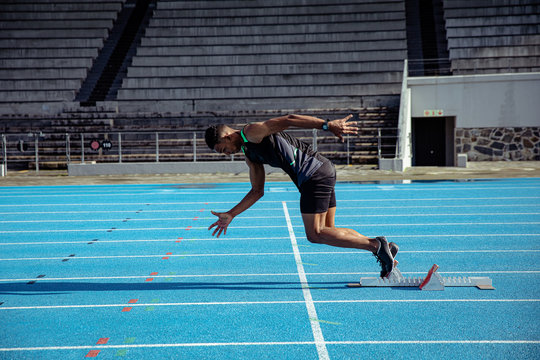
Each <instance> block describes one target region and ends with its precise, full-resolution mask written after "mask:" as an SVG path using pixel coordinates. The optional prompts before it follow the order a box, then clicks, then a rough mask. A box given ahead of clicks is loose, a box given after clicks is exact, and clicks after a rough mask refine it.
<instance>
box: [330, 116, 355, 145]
mask: <svg viewBox="0 0 540 360" xmlns="http://www.w3.org/2000/svg"><path fill="white" fill-rule="evenodd" d="M352 117H353V116H352V115H348V116H346V117H344V118H343V119H336V120H332V121H329V122H328V130H330V131H331V132H332V133H333V134H334V135H336V136H337V137H338V138H339V140H341V142H344V141H345V139H344V138H343V135H348V134H351V135H357V134H358V126H359V125H358V121H349V120H350V119H351V118H352Z"/></svg>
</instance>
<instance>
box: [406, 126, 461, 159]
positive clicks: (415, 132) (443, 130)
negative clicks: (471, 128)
mask: <svg viewBox="0 0 540 360" xmlns="http://www.w3.org/2000/svg"><path fill="white" fill-rule="evenodd" d="M454 124H455V118H453V117H425V118H413V119H412V144H413V159H412V165H413V166H454Z"/></svg>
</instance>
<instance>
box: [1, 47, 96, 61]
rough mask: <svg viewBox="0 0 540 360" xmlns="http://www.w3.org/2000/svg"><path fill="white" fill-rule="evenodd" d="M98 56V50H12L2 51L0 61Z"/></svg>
mask: <svg viewBox="0 0 540 360" xmlns="http://www.w3.org/2000/svg"><path fill="white" fill-rule="evenodd" d="M97 54H98V49H97V48H86V49H85V48H78V49H64V48H37V49H28V48H21V49H10V50H9V51H2V52H1V53H0V59H30V58H31V59H42V58H55V59H60V58H69V59H76V58H83V59H84V58H90V59H91V58H95V57H96V56H97Z"/></svg>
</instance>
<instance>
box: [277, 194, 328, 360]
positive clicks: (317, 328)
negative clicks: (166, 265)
mask: <svg viewBox="0 0 540 360" xmlns="http://www.w3.org/2000/svg"><path fill="white" fill-rule="evenodd" d="M282 205H283V214H284V215H285V220H286V221H287V228H288V229H289V236H290V238H291V245H292V248H293V251H294V259H295V260H296V268H297V269H298V277H299V278H300V283H301V284H302V294H303V295H304V300H305V303H306V308H307V311H308V315H309V322H310V323H311V330H312V331H313V338H314V339H315V346H316V347H317V353H318V354H319V359H320V360H327V359H328V360H329V359H330V356H329V355H328V350H327V349H326V345H325V343H324V336H323V333H322V330H321V325H320V324H319V321H318V319H319V318H318V317H317V311H316V310H315V304H314V303H313V298H312V297H311V291H309V284H308V281H307V277H306V273H305V271H304V266H303V265H302V257H301V256H300V251H298V245H297V244H296V236H295V235H294V229H293V227H292V224H291V218H290V217H289V210H288V209H287V203H286V202H285V201H283V202H282Z"/></svg>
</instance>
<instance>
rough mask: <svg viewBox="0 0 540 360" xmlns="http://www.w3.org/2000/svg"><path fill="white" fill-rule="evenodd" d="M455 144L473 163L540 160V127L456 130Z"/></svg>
mask: <svg viewBox="0 0 540 360" xmlns="http://www.w3.org/2000/svg"><path fill="white" fill-rule="evenodd" d="M455 142H456V153H457V154H461V153H466V154H467V157H468V160H469V161H500V160H517V161H519V160H524V161H526V160H540V127H516V128H466V129H456V133H455Z"/></svg>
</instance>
